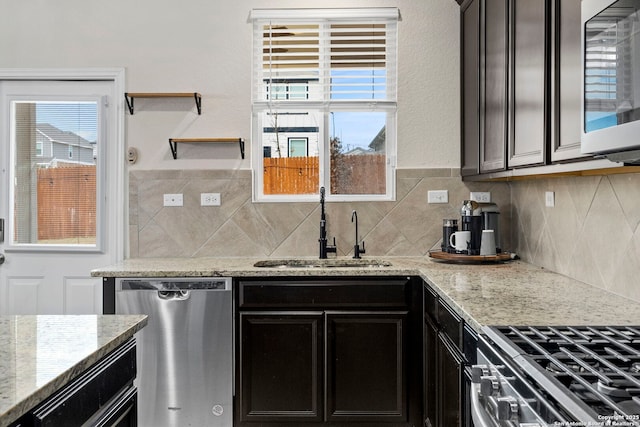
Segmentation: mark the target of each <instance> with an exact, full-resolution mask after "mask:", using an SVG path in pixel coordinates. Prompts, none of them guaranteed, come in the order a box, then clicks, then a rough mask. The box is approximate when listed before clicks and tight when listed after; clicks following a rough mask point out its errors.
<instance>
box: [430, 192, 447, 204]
mask: <svg viewBox="0 0 640 427" xmlns="http://www.w3.org/2000/svg"><path fill="white" fill-rule="evenodd" d="M427 203H449V191H448V190H430V191H428V192H427Z"/></svg>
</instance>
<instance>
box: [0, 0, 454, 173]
mask: <svg viewBox="0 0 640 427" xmlns="http://www.w3.org/2000/svg"><path fill="white" fill-rule="evenodd" d="M0 3H1V4H2V14H0V68H78V67H124V68H125V69H126V76H127V84H126V86H127V91H129V92H192V91H197V92H200V93H202V95H203V114H202V116H198V115H197V114H196V113H195V107H194V106H193V105H194V104H193V103H192V102H191V101H189V100H187V101H176V100H173V101H171V100H164V101H154V102H151V101H146V100H136V104H137V107H138V110H137V112H136V113H135V115H134V116H129V115H128V113H127V131H126V132H127V133H126V135H127V144H128V145H129V146H134V147H136V148H138V151H139V161H138V163H137V164H136V165H135V166H132V168H133V169H139V170H147V169H248V168H249V167H250V150H249V149H248V148H249V147H247V150H246V151H247V156H246V159H245V160H241V159H240V157H239V155H238V148H237V146H230V147H226V146H223V147H218V146H215V147H211V146H209V147H208V148H205V147H196V148H191V147H186V146H180V148H179V156H180V153H184V154H185V157H186V158H179V159H178V160H173V158H172V157H171V153H170V150H169V145H168V142H167V140H168V138H170V137H227V136H228V137H243V138H245V139H246V140H247V142H248V143H250V141H249V139H250V135H251V117H250V102H251V98H250V94H251V25H250V24H249V23H248V21H247V18H248V16H249V12H250V10H251V9H253V8H270V7H271V8H273V7H283V8H284V7H372V6H385V7H388V6H397V7H398V8H399V9H400V13H401V15H402V21H401V22H400V26H399V34H400V43H399V44H400V45H399V61H400V68H399V79H398V80H399V88H398V93H399V110H398V167H400V168H425V167H429V168H440V167H442V168H451V167H454V168H455V167H459V163H460V160H459V159H460V154H459V138H460V137H459V135H460V130H459V111H460V105H459V98H460V81H459V80H460V78H459V67H460V61H459V24H458V19H459V8H458V5H457V4H456V2H455V1H454V0H322V1H320V0H317V1H309V0H307V1H301V0H281V1H273V0H271V1H267V0H243V1H223V0H217V1H216V0H187V1H180V2H179V1H170V0H134V1H131V0H109V1H98V0H59V1H55V2H53V1H47V0H29V1H9V0H0ZM117 101H118V102H119V103H120V105H121V106H122V105H123V104H124V97H123V98H122V99H119V100H117ZM190 149H193V150H204V151H201V153H202V155H199V154H198V153H197V152H195V153H196V154H195V155H187V154H189V151H188V150H190Z"/></svg>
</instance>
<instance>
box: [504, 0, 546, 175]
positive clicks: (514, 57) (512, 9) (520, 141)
mask: <svg viewBox="0 0 640 427" xmlns="http://www.w3.org/2000/svg"><path fill="white" fill-rule="evenodd" d="M550 3H551V2H550V1H548V0H527V1H524V2H523V1H516V0H510V1H509V3H508V5H509V13H510V19H509V21H510V22H511V25H510V37H509V40H510V43H509V44H510V52H509V58H510V60H511V69H510V70H509V72H510V76H511V78H510V97H509V99H510V100H511V105H510V107H509V108H508V111H509V115H510V117H509V139H508V145H509V149H508V155H509V158H508V161H507V165H508V167H509V168H514V167H520V166H529V165H542V164H544V163H545V160H546V154H547V148H546V147H547V120H548V117H549V115H548V112H547V102H548V101H549V87H548V85H549V84H550V78H549V77H548V75H547V70H548V63H547V59H548V58H549V57H550V55H549V52H548V49H547V46H548V43H547V40H548V36H547V34H550V33H549V31H548V30H549V25H548V23H549V19H548V18H549V16H550V13H549V10H547V9H548V7H550Z"/></svg>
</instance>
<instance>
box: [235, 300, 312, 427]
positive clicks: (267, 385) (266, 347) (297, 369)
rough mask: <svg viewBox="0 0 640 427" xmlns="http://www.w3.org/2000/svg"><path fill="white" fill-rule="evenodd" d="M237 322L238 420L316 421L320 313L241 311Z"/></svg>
mask: <svg viewBox="0 0 640 427" xmlns="http://www.w3.org/2000/svg"><path fill="white" fill-rule="evenodd" d="M240 322H241V323H240V324H241V326H240V330H241V335H242V345H241V357H240V364H241V365H240V368H241V369H240V372H241V373H242V377H241V378H242V379H241V384H240V390H242V391H243V392H242V393H240V395H239V398H238V404H239V405H240V406H241V408H242V410H241V413H242V416H243V420H244V421H256V422H257V421H264V422H267V421H270V422H285V421H296V422H313V421H315V422H317V421H321V420H322V418H323V415H324V414H323V410H322V396H323V391H322V383H323V380H322V374H323V365H324V358H323V354H324V352H323V351H322V350H323V349H322V346H323V337H324V331H323V329H324V321H323V313H322V312H315V313H314V312H310V313H304V312H302V313H288V312H279V313H278V312H274V313H241V314H240Z"/></svg>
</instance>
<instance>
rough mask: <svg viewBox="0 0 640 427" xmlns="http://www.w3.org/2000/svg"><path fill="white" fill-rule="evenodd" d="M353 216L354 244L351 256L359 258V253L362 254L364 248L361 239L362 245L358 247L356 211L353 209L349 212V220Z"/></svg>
mask: <svg viewBox="0 0 640 427" xmlns="http://www.w3.org/2000/svg"><path fill="white" fill-rule="evenodd" d="M354 218H355V222H356V244H355V245H353V257H354V258H356V259H359V258H360V254H363V253H364V252H365V250H364V240H363V241H362V247H360V244H359V243H358V213H357V212H356V211H355V210H354V211H353V212H351V222H353V220H354Z"/></svg>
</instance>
